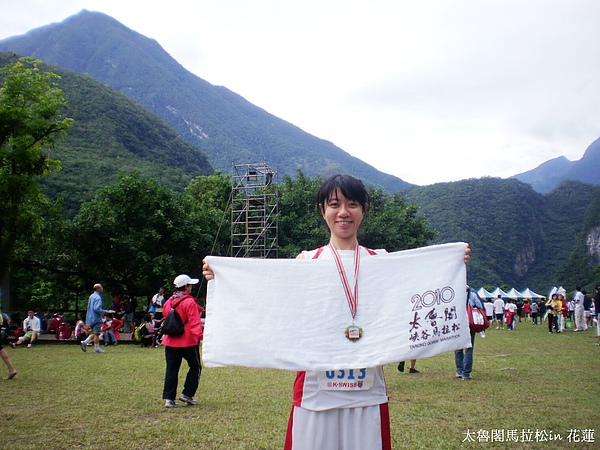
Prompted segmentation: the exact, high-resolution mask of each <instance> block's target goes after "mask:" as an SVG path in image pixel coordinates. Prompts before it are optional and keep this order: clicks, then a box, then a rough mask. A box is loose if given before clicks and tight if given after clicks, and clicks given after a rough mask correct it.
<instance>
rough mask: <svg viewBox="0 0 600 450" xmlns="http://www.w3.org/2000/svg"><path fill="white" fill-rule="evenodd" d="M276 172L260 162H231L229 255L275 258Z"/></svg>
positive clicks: (276, 249)
mask: <svg viewBox="0 0 600 450" xmlns="http://www.w3.org/2000/svg"><path fill="white" fill-rule="evenodd" d="M277 175H278V174H277V172H276V171H274V170H273V169H271V168H270V167H269V166H267V164H266V163H262V164H234V165H233V187H232V190H233V192H232V196H231V198H232V203H231V256H240V257H249V258H277V255H278V227H277V219H278V193H277V184H278V177H277Z"/></svg>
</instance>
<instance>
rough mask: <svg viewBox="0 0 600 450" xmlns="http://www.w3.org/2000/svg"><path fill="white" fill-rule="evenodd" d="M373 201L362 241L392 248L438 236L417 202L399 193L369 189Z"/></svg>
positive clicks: (387, 248)
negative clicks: (421, 213)
mask: <svg viewBox="0 0 600 450" xmlns="http://www.w3.org/2000/svg"><path fill="white" fill-rule="evenodd" d="M369 191H370V192H369V196H370V198H371V204H370V207H369V211H368V212H367V214H366V216H365V220H364V223H363V225H362V227H361V228H362V230H361V238H360V239H361V243H363V244H364V245H365V246H367V247H370V248H385V249H386V250H387V251H389V252H394V251H399V250H406V249H409V248H416V247H422V246H424V245H427V243H428V242H429V241H430V240H431V239H433V238H434V237H435V232H434V231H433V230H432V229H431V228H430V227H429V223H428V222H427V220H425V218H424V217H423V216H420V215H419V214H418V212H419V210H418V207H417V205H415V204H414V203H409V202H408V201H407V200H406V198H405V197H404V196H402V195H400V194H387V193H386V192H385V191H384V190H383V189H373V188H371V189H369Z"/></svg>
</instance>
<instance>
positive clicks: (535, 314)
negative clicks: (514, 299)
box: [531, 300, 540, 325]
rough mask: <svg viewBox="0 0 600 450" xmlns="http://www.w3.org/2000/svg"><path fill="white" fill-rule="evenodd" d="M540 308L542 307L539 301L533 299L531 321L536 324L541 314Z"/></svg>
mask: <svg viewBox="0 0 600 450" xmlns="http://www.w3.org/2000/svg"><path fill="white" fill-rule="evenodd" d="M539 308H540V306H539V305H538V302H536V301H535V300H532V301H531V322H532V323H533V324H534V325H537V324H538V317H539V315H540V313H539Z"/></svg>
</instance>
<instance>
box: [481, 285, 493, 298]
mask: <svg viewBox="0 0 600 450" xmlns="http://www.w3.org/2000/svg"><path fill="white" fill-rule="evenodd" d="M477 295H478V296H479V298H480V299H482V300H492V299H493V298H494V296H493V295H492V293H491V292H489V291H488V290H487V289H486V288H484V287H480V288H479V290H478V291H477Z"/></svg>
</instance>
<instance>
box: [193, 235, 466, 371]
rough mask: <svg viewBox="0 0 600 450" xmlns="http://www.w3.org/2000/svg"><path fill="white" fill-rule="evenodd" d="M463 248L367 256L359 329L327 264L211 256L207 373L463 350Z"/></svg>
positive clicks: (378, 361)
mask: <svg viewBox="0 0 600 450" xmlns="http://www.w3.org/2000/svg"><path fill="white" fill-rule="evenodd" d="M465 249H466V244H464V243H453V244H443V245H435V246H430V247H423V248H419V249H414V250H406V251H401V252H395V253H389V254H384V255H379V256H372V257H369V256H365V257H362V258H361V260H360V273H359V280H358V281H359V290H360V304H359V305H358V311H357V313H356V323H357V325H360V327H361V328H362V329H363V337H362V338H361V339H360V340H358V341H355V342H352V341H350V340H348V339H347V338H346V337H345V330H346V328H347V327H348V322H349V320H350V319H349V313H348V305H347V299H346V297H345V295H344V292H343V289H342V287H341V286H340V277H339V274H338V270H337V268H336V265H335V263H334V262H333V261H331V260H324V259H312V260H296V259H246V258H226V257H214V256H209V257H207V258H206V260H207V262H208V264H209V265H210V266H211V268H212V270H213V271H214V273H215V279H214V280H212V281H210V282H209V283H208V298H207V308H206V324H205V334H204V343H203V350H202V354H203V361H204V364H205V366H206V367H217V366H247V367H268V368H275V369H284V370H315V371H318V370H336V369H345V368H353V367H354V368H363V367H374V366H378V365H384V364H388V363H393V362H398V361H406V360H409V359H416V358H423V357H427V356H434V355H437V354H440V353H444V352H449V351H452V350H456V349H460V348H466V347H470V345H471V341H470V334H469V326H468V320H467V317H466V308H465V304H466V268H465V264H464V254H465Z"/></svg>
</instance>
